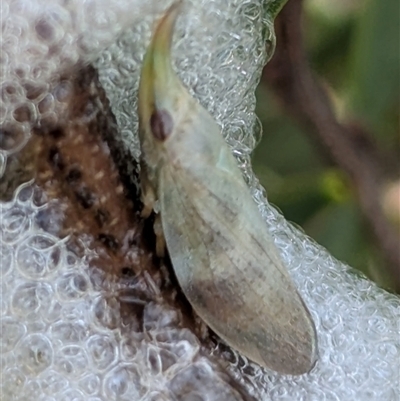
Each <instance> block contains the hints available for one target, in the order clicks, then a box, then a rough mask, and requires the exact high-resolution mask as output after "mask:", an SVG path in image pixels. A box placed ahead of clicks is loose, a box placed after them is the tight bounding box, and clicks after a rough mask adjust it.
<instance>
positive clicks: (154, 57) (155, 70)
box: [139, 1, 183, 117]
mask: <svg viewBox="0 0 400 401" xmlns="http://www.w3.org/2000/svg"><path fill="white" fill-rule="evenodd" d="M182 3H183V2H182V1H176V2H174V3H173V4H172V6H171V7H170V8H169V9H168V10H167V11H166V12H165V14H164V16H163V17H162V18H161V19H160V20H159V22H158V23H157V26H156V29H155V31H154V34H153V37H152V39H151V43H150V45H149V47H148V49H147V52H146V54H145V56H144V60H143V67H142V72H141V77H140V85H139V114H141V115H140V117H149V113H150V109H151V108H152V107H153V106H154V105H155V103H156V100H158V99H160V98H161V99H162V97H163V96H167V95H168V83H170V82H171V80H173V79H174V78H175V72H174V70H173V68H172V62H171V43H172V36H173V32H174V28H175V23H176V20H177V17H178V15H179V13H180V10H181V8H182Z"/></svg>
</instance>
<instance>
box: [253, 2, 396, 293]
mask: <svg viewBox="0 0 400 401" xmlns="http://www.w3.org/2000/svg"><path fill="white" fill-rule="evenodd" d="M304 13H305V15H304V20H303V27H304V41H305V48H306V53H307V58H308V61H309V63H310V66H311V68H312V70H313V71H314V73H315V75H316V76H317V77H318V79H319V81H320V83H321V84H322V86H323V87H324V88H325V89H326V90H327V92H328V94H329V96H330V100H331V102H332V105H333V108H334V111H335V113H336V116H337V118H338V120H339V121H340V122H356V123H357V124H358V125H360V126H362V127H363V128H365V130H366V131H367V132H368V134H369V135H370V136H371V138H372V141H373V144H374V146H375V147H376V150H377V152H379V153H380V154H381V155H382V156H383V157H382V158H383V160H384V161H385V162H387V163H385V166H384V168H385V169H386V170H387V169H389V170H392V171H386V173H388V174H387V176H388V177H390V179H388V180H386V181H387V182H385V186H384V188H382V190H381V192H382V193H380V194H379V196H380V198H381V202H382V204H383V209H384V213H385V215H386V217H387V219H388V220H389V221H390V224H391V225H392V226H393V227H394V229H395V233H396V234H397V235H399V253H400V181H399V178H398V177H399V174H398V164H397V162H398V161H399V160H400V157H399V156H400V147H399V109H400V104H399V103H400V102H399V93H400V72H399V49H400V3H399V1H398V0H385V1H381V0H336V1H335V2H332V1H331V0H306V1H305V2H304ZM257 105H258V106H257V114H258V116H259V118H260V120H261V122H262V125H263V132H264V133H263V137H262V140H261V142H260V143H259V144H258V146H257V148H256V150H255V152H254V157H253V163H254V170H255V173H256V175H257V176H258V177H259V179H260V181H261V183H262V185H263V186H264V188H266V190H267V195H268V198H269V201H270V202H271V203H273V204H274V205H276V206H277V207H278V208H279V209H281V211H282V212H283V214H284V215H285V217H286V219H288V220H289V221H292V222H294V223H296V224H297V225H299V226H301V227H302V228H303V229H304V230H305V232H306V233H307V234H308V235H309V236H311V237H312V238H314V239H315V240H316V241H317V242H318V243H320V244H321V245H323V246H325V247H326V248H327V249H328V250H329V251H330V252H331V253H332V254H333V255H334V256H335V257H336V258H338V259H340V260H342V261H344V262H346V263H348V264H349V265H351V266H352V267H355V268H357V269H359V270H361V271H362V272H363V273H365V274H366V275H367V276H368V277H370V278H371V279H372V280H374V281H375V282H377V283H378V284H379V285H380V286H383V287H385V288H389V289H390V288H391V287H392V285H391V283H392V282H393V271H392V272H390V269H388V268H387V267H388V266H387V261H385V257H384V255H383V252H382V251H381V249H380V247H379V246H378V244H377V241H376V238H375V237H374V236H373V235H372V232H371V231H372V230H371V228H370V226H369V225H368V221H367V220H368V219H367V218H366V217H365V215H364V214H363V213H362V211H361V210H360V205H359V199H358V197H357V195H356V190H355V188H354V187H353V184H352V181H351V180H350V179H349V178H348V177H347V175H346V173H345V172H344V171H342V170H341V169H340V167H337V165H336V164H335V162H334V161H332V159H330V158H329V157H328V155H327V152H325V151H323V146H322V144H321V143H319V142H318V138H316V137H315V136H312V135H311V134H310V133H309V132H308V129H307V128H306V127H304V126H302V125H301V124H299V123H298V122H297V121H296V120H295V119H293V118H291V117H290V116H288V113H287V112H285V109H284V107H283V106H282V104H281V102H280V101H279V99H278V98H277V97H276V95H275V94H274V92H273V90H272V89H271V88H270V87H269V86H268V83H267V82H265V80H262V81H261V83H260V85H259V87H258V90H257ZM377 190H378V189H377ZM393 287H394V286H393Z"/></svg>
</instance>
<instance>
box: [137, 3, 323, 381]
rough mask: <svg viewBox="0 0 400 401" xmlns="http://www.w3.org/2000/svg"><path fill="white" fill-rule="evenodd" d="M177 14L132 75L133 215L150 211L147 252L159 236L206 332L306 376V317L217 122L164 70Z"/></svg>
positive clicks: (309, 359)
mask: <svg viewBox="0 0 400 401" xmlns="http://www.w3.org/2000/svg"><path fill="white" fill-rule="evenodd" d="M179 10H180V2H179V3H175V4H173V5H172V6H171V7H170V9H169V10H168V11H167V12H166V14H165V15H164V16H163V17H162V18H161V20H160V21H159V23H158V25H157V27H156V30H155V33H154V35H153V38H152V41H151V43H150V45H149V47H148V49H147V53H146V55H145V57H144V62H143V67H142V72H141V78H140V87H139V108H138V113H139V132H140V133H139V135H140V143H141V151H142V156H141V186H142V199H143V203H144V209H143V215H144V216H145V217H146V216H148V215H149V214H150V213H151V211H152V210H153V208H154V209H155V211H156V212H157V213H158V214H157V216H158V220H157V221H158V224H156V227H155V229H156V234H158V244H157V251H158V253H159V254H161V253H162V250H163V248H164V244H163V239H162V238H165V242H166V246H167V249H168V252H169V255H170V258H171V261H172V265H173V268H174V271H175V274H176V277H177V279H178V282H179V284H180V286H181V288H182V290H183V292H184V294H185V296H186V297H187V299H188V300H189V302H190V303H191V305H192V307H193V308H194V310H195V311H196V313H197V314H198V315H199V316H200V317H201V318H202V319H203V320H204V321H205V322H206V323H207V325H208V326H209V327H210V328H211V329H212V330H214V331H215V332H216V333H217V334H218V335H219V336H220V337H221V338H222V339H223V340H224V341H225V342H226V343H227V344H228V345H230V346H231V347H232V348H234V349H236V350H237V351H239V352H240V353H242V354H243V355H245V356H246V357H248V358H249V359H251V360H252V361H254V362H256V363H258V364H259V365H261V366H263V367H267V368H270V369H273V370H275V371H278V372H280V373H284V374H302V373H305V372H308V371H309V370H310V369H311V368H312V367H313V365H314V363H315V361H316V359H317V340H316V332H315V327H314V323H313V321H312V318H311V316H310V313H309V311H308V309H307V307H306V306H305V304H304V302H303V301H302V299H301V297H300V295H299V293H298V292H297V290H296V288H295V286H294V284H293V283H292V281H291V279H290V277H289V274H288V273H287V271H286V269H285V267H284V265H283V262H282V260H281V258H280V256H279V253H278V250H277V249H276V247H275V245H274V243H273V241H272V238H271V236H270V234H269V232H268V229H267V227H266V225H265V222H264V221H263V218H262V217H261V215H260V212H259V210H258V207H257V205H256V203H255V202H254V200H253V198H252V196H251V194H250V191H249V189H248V187H247V185H246V183H245V181H244V179H243V176H242V173H241V171H240V169H239V167H238V166H237V162H236V159H235V158H234V156H233V155H232V153H231V151H230V149H229V147H228V145H227V143H226V142H225V140H224V138H223V136H222V134H221V132H220V129H219V127H218V125H217V123H216V122H215V121H214V120H213V118H212V116H211V115H210V114H209V113H208V112H207V111H206V110H205V109H204V108H203V107H202V106H201V105H200V104H199V103H198V102H197V101H196V100H195V99H193V98H192V97H191V96H190V94H189V93H188V91H187V89H186V88H185V87H184V86H183V84H182V83H181V81H180V80H179V78H178V77H177V75H176V74H175V72H174V70H173V67H172V61H171V42H172V35H173V31H174V27H175V21H176V19H177V17H178V15H179ZM161 234H163V236H162V235H161Z"/></svg>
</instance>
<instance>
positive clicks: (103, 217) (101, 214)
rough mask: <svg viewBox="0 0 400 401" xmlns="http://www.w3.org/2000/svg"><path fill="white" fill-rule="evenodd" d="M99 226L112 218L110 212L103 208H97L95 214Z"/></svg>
mask: <svg viewBox="0 0 400 401" xmlns="http://www.w3.org/2000/svg"><path fill="white" fill-rule="evenodd" d="M94 218H95V220H96V222H97V224H98V225H99V227H103V226H104V224H105V223H107V221H108V220H109V219H110V214H109V213H108V212H107V211H106V210H103V209H97V210H96V214H95V216H94Z"/></svg>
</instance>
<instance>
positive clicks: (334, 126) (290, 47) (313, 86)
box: [262, 0, 400, 291]
mask: <svg viewBox="0 0 400 401" xmlns="http://www.w3.org/2000/svg"><path fill="white" fill-rule="evenodd" d="M301 17H302V0H290V1H289V2H288V3H287V4H286V6H285V7H284V8H283V9H282V11H281V13H280V14H279V16H278V17H277V19H276V25H275V29H276V35H277V48H276V53H275V55H274V57H273V59H272V60H271V62H270V63H269V64H268V65H267V67H266V68H265V70H264V73H263V78H262V80H263V82H265V83H267V84H268V85H269V86H270V87H272V88H273V90H274V91H275V93H276V94H277V95H278V98H279V99H280V100H281V101H282V103H283V105H284V107H285V108H286V110H287V111H288V112H289V113H290V114H291V115H293V116H294V117H295V119H297V121H299V122H300V123H301V124H302V125H305V126H306V127H307V128H308V130H309V131H310V132H311V133H313V134H314V135H315V136H316V137H317V138H318V140H319V142H321V143H322V144H323V145H324V147H325V148H326V150H327V151H328V153H329V155H330V157H331V158H332V160H333V161H334V162H335V163H336V164H337V165H338V166H339V167H340V168H341V169H343V170H344V171H345V172H346V173H347V174H348V175H349V177H350V178H351V180H352V182H353V184H354V187H355V189H356V192H357V195H358V198H359V204H360V207H361V209H362V211H363V213H364V215H365V218H366V220H367V221H368V223H369V225H370V227H371V229H372V231H373V233H374V235H375V237H376V239H377V241H378V243H379V245H380V248H381V249H382V251H383V254H384V256H385V258H386V260H387V265H388V270H389V271H390V273H391V275H392V276H393V286H394V290H397V291H400V246H399V237H398V235H397V233H396V232H395V230H394V229H393V227H392V226H391V225H390V223H389V222H388V221H387V220H386V217H385V215H384V213H383V210H382V205H381V199H380V194H381V192H382V188H383V186H384V184H385V182H386V180H385V177H384V174H383V166H382V161H381V160H380V158H379V157H378V154H377V151H376V146H374V144H373V142H372V141H371V140H370V138H369V136H368V134H367V133H366V132H365V131H364V130H363V129H362V128H361V127H359V126H356V125H344V124H340V123H339V122H338V121H337V119H336V117H335V115H334V112H333V110H332V106H331V103H330V101H329V98H328V96H327V94H326V92H325V91H324V90H323V88H322V87H321V85H320V84H319V83H318V81H317V80H316V79H315V78H314V76H313V73H312V71H311V68H310V67H309V64H308V62H307V59H306V54H305V50H304V46H303V40H302V29H301Z"/></svg>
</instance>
